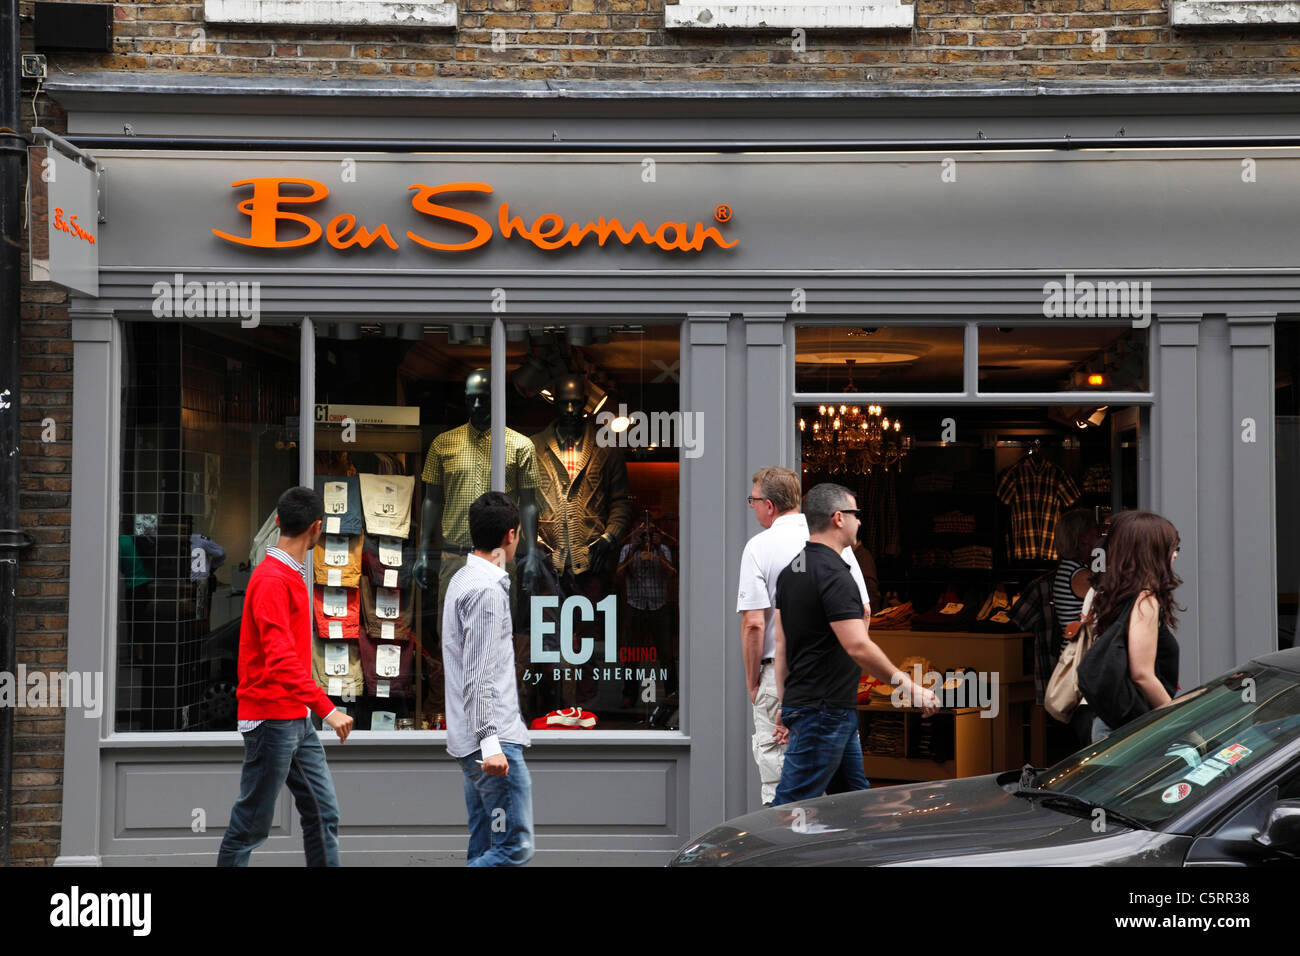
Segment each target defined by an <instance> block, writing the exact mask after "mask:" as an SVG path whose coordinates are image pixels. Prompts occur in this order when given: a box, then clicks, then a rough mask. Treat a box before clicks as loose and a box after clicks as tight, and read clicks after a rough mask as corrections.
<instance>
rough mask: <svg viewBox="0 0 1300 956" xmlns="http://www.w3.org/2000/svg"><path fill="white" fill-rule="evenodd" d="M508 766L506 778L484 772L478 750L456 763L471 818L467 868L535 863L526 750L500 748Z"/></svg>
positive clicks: (511, 745)
mask: <svg viewBox="0 0 1300 956" xmlns="http://www.w3.org/2000/svg"><path fill="white" fill-rule="evenodd" d="M501 752H502V753H503V754H505V757H506V760H507V761H508V762H509V764H510V769H509V772H508V773H507V774H506V775H505V776H504V777H494V776H491V775H490V774H486V773H484V772H483V768H482V767H480V766H479V764H478V762H479V761H480V760H482V759H483V752H482V751H481V750H476V751H474V752H473V753H472V754H470V755H469V756H468V757H461V758H460V769H461V773H462V774H463V776H464V778H465V779H464V783H465V809H466V810H467V811H468V812H469V851H468V852H467V853H466V855H465V863H466V865H468V866H523V865H524V864H525V863H527V862H528V861H529V860H531V859H532V858H533V782H532V778H531V777H529V775H528V765H527V764H526V763H524V748H523V747H521V746H519V745H518V744H506V743H503V744H502V745H501Z"/></svg>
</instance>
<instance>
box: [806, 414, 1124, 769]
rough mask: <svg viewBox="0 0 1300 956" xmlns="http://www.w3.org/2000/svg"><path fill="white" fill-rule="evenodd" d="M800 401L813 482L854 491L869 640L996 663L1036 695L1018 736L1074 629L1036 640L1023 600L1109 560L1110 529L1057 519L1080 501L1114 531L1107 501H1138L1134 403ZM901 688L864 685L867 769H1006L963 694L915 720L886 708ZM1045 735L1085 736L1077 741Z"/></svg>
mask: <svg viewBox="0 0 1300 956" xmlns="http://www.w3.org/2000/svg"><path fill="white" fill-rule="evenodd" d="M795 413H796V416H795V417H796V428H797V429H798V435H797V443H798V448H799V461H800V468H801V471H802V479H803V490H804V492H805V493H806V492H807V491H808V490H809V489H810V488H811V487H812V486H814V485H816V484H819V483H821V482H823V481H830V482H835V483H836V484H840V485H843V486H844V487H846V488H848V489H849V490H850V491H851V492H853V494H854V495H855V496H856V497H857V505H858V508H859V509H860V516H859V517H860V531H859V540H858V543H857V545H856V546H855V548H854V554H855V556H856V558H857V560H858V562H859V565H860V567H861V568H862V571H863V577H864V578H865V580H866V583H867V589H868V594H869V596H870V600H871V607H872V617H871V624H870V629H871V634H872V636H873V638H875V639H876V640H877V642H878V643H880V644H881V646H882V647H885V648H886V652H887V653H891V654H893V655H894V659H895V660H896V662H897V663H899V665H900V666H902V667H903V668H904V669H905V670H907V671H908V672H909V673H911V671H912V668H913V666H915V665H919V666H920V667H921V670H922V673H923V674H924V673H930V672H934V673H937V674H950V673H958V672H960V671H962V670H963V669H964V670H970V671H974V672H986V671H991V670H997V671H998V672H999V680H1000V681H1003V682H1004V684H1003V687H1002V696H1001V700H1002V701H1007V702H1011V701H1023V702H1025V703H1016V704H1015V705H1014V706H1013V705H1012V704H1010V703H1007V704H1006V706H1005V707H1004V708H1003V712H1002V713H1001V714H1000V715H999V716H998V718H997V719H996V720H994V721H992V723H993V724H994V725H995V729H994V730H993V731H992V733H993V734H994V735H995V736H997V735H999V734H1001V735H1003V737H1004V738H1005V739H1012V738H1018V736H1019V730H1018V729H1016V728H1018V727H1019V723H1017V722H1018V721H1022V720H1027V716H1026V713H1025V712H1024V711H1023V709H1021V710H1017V709H1016V708H1023V707H1027V706H1031V705H1032V704H1033V701H1034V700H1035V698H1036V679H1037V680H1045V679H1046V677H1047V676H1049V675H1050V673H1051V667H1053V666H1054V665H1055V656H1056V655H1057V654H1059V650H1060V646H1061V641H1062V640H1063V637H1064V636H1063V634H1050V635H1044V636H1043V637H1042V639H1041V647H1040V639H1039V636H1038V635H1034V636H1033V637H1032V639H1030V638H1029V637H1028V635H1027V634H1026V632H1024V631H1023V630H1022V628H1021V627H1020V626H1019V625H1018V624H1017V620H1016V617H1015V616H1014V615H1013V613H1012V608H1013V606H1014V605H1015V604H1016V601H1017V599H1018V598H1019V597H1020V596H1021V594H1023V593H1027V592H1028V591H1029V590H1030V588H1031V585H1032V584H1033V582H1035V581H1036V580H1038V579H1042V578H1044V577H1045V576H1047V577H1048V578H1049V579H1050V580H1051V582H1052V584H1051V586H1055V577H1056V575H1058V574H1059V573H1060V569H1062V568H1065V569H1067V572H1068V573H1067V574H1066V576H1065V580H1066V581H1069V580H1071V578H1072V575H1073V572H1074V571H1075V570H1078V569H1080V568H1087V569H1089V570H1090V571H1095V570H1098V569H1099V566H1098V565H1097V562H1098V560H1099V559H1101V560H1104V539H1102V538H1098V539H1096V540H1084V536H1083V535H1082V534H1073V533H1072V537H1070V538H1069V545H1068V547H1066V546H1065V545H1064V544H1063V545H1062V546H1061V547H1059V548H1058V541H1057V537H1056V534H1057V530H1058V527H1059V525H1058V522H1060V521H1061V519H1062V517H1063V516H1064V515H1066V514H1067V513H1071V512H1072V513H1073V515H1074V516H1073V517H1072V518H1071V519H1070V520H1071V522H1072V523H1073V524H1074V525H1075V527H1076V529H1077V528H1082V527H1085V526H1091V525H1092V523H1093V522H1095V523H1096V525H1097V526H1098V527H1099V528H1100V531H1101V533H1102V534H1103V535H1104V532H1105V529H1106V526H1107V523H1108V521H1109V518H1110V515H1111V514H1113V513H1114V512H1115V511H1117V510H1119V509H1124V508H1134V507H1137V504H1138V502H1137V484H1138V483H1137V460H1138V456H1137V447H1136V446H1137V441H1138V431H1139V429H1140V422H1141V416H1140V414H1139V411H1138V409H1136V408H1131V407H1125V408H1118V407H1116V408H1111V409H1106V410H1105V411H1104V413H1103V414H1101V415H1099V416H1097V417H1096V420H1095V421H1083V422H1079V421H1076V420H1075V416H1076V412H1075V410H1074V409H1072V408H1062V407H1031V406H980V405H969V406H966V407H964V408H959V409H958V408H953V407H950V406H917V405H912V406H894V405H890V404H889V403H888V401H887V397H884V396H872V400H871V401H864V402H863V403H861V404H859V405H852V404H849V403H847V402H845V403H842V404H836V405H826V404H823V405H820V406H796V409H795ZM885 422H888V425H887V426H886V425H885ZM814 426H815V427H814ZM1067 551H1068V552H1069V553H1066V552H1067ZM1067 603H1068V601H1067ZM1079 603H1080V604H1081V601H1080V602H1079ZM1062 606H1063V605H1062ZM1077 617H1078V611H1077V609H1076V611H1075V614H1074V619H1077ZM1017 634H1026V639H1025V640H1024V641H1023V642H1022V645H1023V646H1021V645H1017V646H1018V648H1019V650H1018V651H1017V653H1015V654H1014V655H1013V656H1014V664H1013V666H1011V667H1010V668H1008V666H1007V658H1006V657H1005V656H1004V655H1005V651H1004V649H1003V647H1004V645H1002V641H1003V639H1004V638H1013V637H1014V636H1015V635H1017ZM1021 651H1023V653H1021ZM1040 652H1041V654H1042V657H1041V658H1040V657H1039V654H1040ZM999 655H1003V656H999ZM890 690H891V688H889V687H881V688H880V689H879V691H877V693H883V694H884V695H885V696H884V697H883V698H880V699H877V698H875V697H872V691H871V690H870V689H869V688H868V689H867V690H866V691H865V692H864V694H863V695H860V699H861V700H862V708H861V709H862V718H863V734H864V738H863V739H864V741H865V742H867V743H869V744H870V746H867V745H866V744H865V743H864V751H865V752H866V753H867V759H868V775H869V776H870V775H875V776H877V777H882V778H886V779H940V778H941V777H944V776H953V775H957V773H958V772H959V771H961V772H963V773H965V772H971V773H974V772H990V771H992V770H1002V769H1008V768H1007V767H1001V766H997V767H994V766H991V765H988V764H987V763H981V762H980V759H976V757H975V756H974V755H977V754H978V753H980V752H981V751H980V745H979V744H978V739H980V738H979V737H978V735H979V734H980V733H983V732H985V730H987V728H985V727H984V726H983V723H982V721H980V720H975V722H974V723H970V722H969V720H970V719H971V714H969V713H967V712H965V711H963V710H962V708H961V707H956V708H952V709H949V710H946V711H944V712H942V713H941V714H940V715H939V716H937V717H936V718H934V719H933V720H932V721H931V720H921V718H920V717H919V716H917V715H912V714H909V715H908V718H907V720H904V719H903V718H902V716H901V715H898V714H897V713H896V712H894V711H893V709H892V708H891V707H890V705H889V699H888V693H889V691H890ZM972 713H973V712H972ZM954 721H955V722H954ZM1008 722H1010V723H1008ZM1059 726H1060V727H1063V726H1064V725H1059ZM1006 728H1010V729H1006ZM1055 729H1057V728H1054V730H1055ZM954 734H955V736H954ZM971 734H974V735H975V736H974V737H972V736H971ZM1048 743H1049V746H1054V747H1057V748H1069V749H1073V746H1072V743H1073V741H1072V738H1071V739H1069V740H1066V739H1064V738H1062V739H1060V740H1057V739H1055V738H1053V739H1051V740H1049V741H1048ZM983 752H984V753H985V758H982V759H984V760H987V748H985V751H983ZM1067 752H1068V751H1067ZM873 761H874V763H873Z"/></svg>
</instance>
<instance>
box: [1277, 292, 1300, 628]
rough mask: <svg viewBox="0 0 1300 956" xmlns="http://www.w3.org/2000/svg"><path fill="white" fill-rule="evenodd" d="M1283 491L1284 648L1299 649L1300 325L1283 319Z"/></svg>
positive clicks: (1280, 620)
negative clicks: (1296, 640) (1295, 492)
mask: <svg viewBox="0 0 1300 956" xmlns="http://www.w3.org/2000/svg"><path fill="white" fill-rule="evenodd" d="M1274 335H1275V337H1276V343H1277V345H1276V351H1275V357H1274V381H1275V392H1274V396H1275V398H1274V403H1275V409H1276V414H1275V418H1274V421H1275V423H1276V424H1275V426H1274V427H1275V428H1276V430H1277V431H1276V436H1275V439H1276V440H1275V442H1274V447H1275V451H1274V455H1275V458H1276V471H1275V474H1276V485H1275V487H1276V489H1277V493H1276V494H1277V534H1276V536H1275V538H1276V541H1277V626H1278V635H1277V643H1278V648H1279V649H1283V648H1288V647H1294V646H1295V632H1296V617H1297V607H1300V499H1298V498H1297V497H1296V495H1295V494H1294V493H1293V489H1295V488H1297V487H1300V319H1297V318H1295V317H1286V318H1283V317H1281V316H1279V317H1278V322H1277V325H1276V326H1275V328H1274Z"/></svg>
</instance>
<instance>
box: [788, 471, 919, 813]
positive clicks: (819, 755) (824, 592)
mask: <svg viewBox="0 0 1300 956" xmlns="http://www.w3.org/2000/svg"><path fill="white" fill-rule="evenodd" d="M803 512H804V515H805V516H806V517H807V519H808V532H809V536H808V544H807V545H806V546H805V547H804V549H803V550H802V551H801V552H799V554H797V555H795V558H794V560H793V561H791V562H790V564H789V565H788V566H787V567H786V569H785V570H784V571H782V572H781V575H780V577H778V578H777V579H776V660H775V661H774V664H775V669H776V687H777V694H778V695H779V696H780V697H781V703H782V706H781V723H782V724H784V725H785V727H786V728H787V729H788V730H789V734H790V745H789V748H788V749H787V750H786V752H785V765H784V766H783V767H782V768H781V783H780V784H779V785H778V786H777V788H776V796H775V798H773V800H772V806H774V807H776V806H780V805H781V804H784V803H791V802H793V801H795V800H808V799H812V798H815V797H820V796H821V795H822V794H824V793H826V792H827V789H828V788H831V789H833V791H834V792H836V793H839V792H844V791H849V790H865V789H867V787H868V786H870V784H868V783H867V778H866V774H865V773H864V772H863V770H862V745H861V743H860V742H859V741H858V710H857V704H858V679H859V678H860V677H861V676H862V672H863V671H866V672H867V673H868V674H871V675H872V676H873V677H875V678H876V679H878V680H882V681H888V682H890V683H891V684H894V685H896V686H899V685H901V687H902V691H903V697H904V699H905V700H912V701H914V702H916V703H918V704H919V705H920V706H921V708H922V712H923V713H924V715H925V716H927V717H928V716H930V715H931V714H933V713H934V712H935V711H936V710H938V709H939V700H938V698H936V697H935V695H934V692H933V691H930V690H926V689H923V688H921V687H919V686H917V685H916V684H914V683H913V682H912V679H911V678H910V677H908V676H907V675H906V674H904V673H903V672H902V671H900V670H899V669H898V668H896V667H895V666H894V665H893V664H892V663H891V662H890V660H889V658H888V657H886V656H885V652H884V651H882V650H881V649H880V648H879V647H877V646H876V644H875V643H874V642H873V641H872V640H871V638H870V637H868V636H867V626H866V623H865V622H864V621H863V619H862V616H863V612H864V609H863V606H862V597H861V593H860V592H859V590H858V586H857V584H856V583H855V582H854V580H853V576H852V575H851V574H850V573H849V566H848V565H847V564H846V563H845V561H844V559H843V558H842V557H840V552H841V551H843V550H844V549H845V548H846V547H849V546H851V545H852V544H853V542H854V540H855V539H856V538H857V533H858V505H857V501H856V499H855V498H854V496H853V493H852V492H851V491H849V490H848V489H847V488H844V487H841V486H840V485H834V484H830V483H825V484H820V485H817V486H816V487H815V488H813V489H812V490H811V491H809V492H808V495H807V497H806V498H805V499H804V505H803ZM832 780H833V781H834V786H833V787H832Z"/></svg>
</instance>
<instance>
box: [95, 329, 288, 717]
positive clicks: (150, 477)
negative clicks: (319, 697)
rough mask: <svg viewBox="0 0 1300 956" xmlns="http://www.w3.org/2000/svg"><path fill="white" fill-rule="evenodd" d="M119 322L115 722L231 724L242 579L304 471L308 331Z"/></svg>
mask: <svg viewBox="0 0 1300 956" xmlns="http://www.w3.org/2000/svg"><path fill="white" fill-rule="evenodd" d="M122 328H123V341H124V349H123V352H124V365H123V380H122V433H121V449H122V450H121V461H122V471H121V509H120V510H121V522H120V526H119V528H118V625H117V635H118V636H117V713H116V720H115V725H116V728H117V730H118V731H119V732H121V731H178V730H183V731H198V730H233V729H234V727H235V705H236V700H235V686H236V659H237V655H238V649H239V622H240V616H241V614H242V611H243V593H244V588H245V586H246V585H247V583H248V578H249V575H250V574H251V572H252V566H253V563H254V561H255V560H256V556H257V552H258V550H259V549H260V550H261V551H262V552H264V551H265V548H266V541H267V539H268V537H269V536H270V535H271V534H272V533H273V532H274V523H273V522H272V523H271V525H270V527H269V528H268V526H267V524H266V520H267V516H268V515H271V514H272V513H273V512H274V509H275V503H276V500H277V499H278V498H279V496H280V493H281V492H282V491H283V490H284V489H285V488H288V487H290V486H291V485H294V484H297V480H298V437H299V433H298V429H299V415H298V413H299V409H298V400H299V394H298V388H299V371H298V370H299V360H298V356H299V351H300V338H301V337H300V333H299V330H298V328H297V326H272V325H270V324H263V325H261V326H260V327H258V328H255V329H242V328H240V327H238V326H233V327H232V326H229V325H224V326H223V325H199V324H186V325H181V324H174V323H152V322H129V323H124V324H123V327H122ZM270 542H271V543H274V538H273V537H271V538H270Z"/></svg>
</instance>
